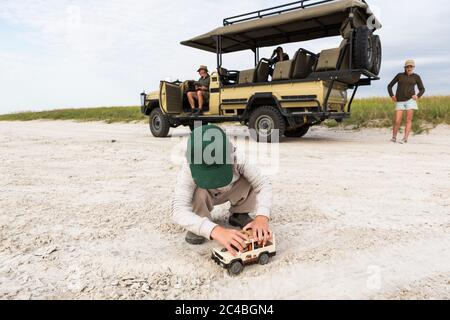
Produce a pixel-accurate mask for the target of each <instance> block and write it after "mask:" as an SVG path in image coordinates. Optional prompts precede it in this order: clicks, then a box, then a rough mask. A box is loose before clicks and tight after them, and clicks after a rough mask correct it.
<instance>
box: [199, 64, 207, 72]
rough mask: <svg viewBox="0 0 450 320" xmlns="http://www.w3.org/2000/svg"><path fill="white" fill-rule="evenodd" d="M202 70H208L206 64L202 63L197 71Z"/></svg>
mask: <svg viewBox="0 0 450 320" xmlns="http://www.w3.org/2000/svg"><path fill="white" fill-rule="evenodd" d="M200 70H205V71H206V72H208V67H207V66H204V65H201V66H200V67H199V68H198V70H197V72H200Z"/></svg>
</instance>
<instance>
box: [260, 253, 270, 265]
mask: <svg viewBox="0 0 450 320" xmlns="http://www.w3.org/2000/svg"><path fill="white" fill-rule="evenodd" d="M268 263H269V255H268V254H267V253H265V252H264V253H261V255H260V256H259V264H260V265H265V264H268Z"/></svg>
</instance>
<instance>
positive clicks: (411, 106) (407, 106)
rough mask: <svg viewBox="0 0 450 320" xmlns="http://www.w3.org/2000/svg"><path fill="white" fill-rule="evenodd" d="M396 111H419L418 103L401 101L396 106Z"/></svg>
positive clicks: (411, 100) (410, 100)
mask: <svg viewBox="0 0 450 320" xmlns="http://www.w3.org/2000/svg"><path fill="white" fill-rule="evenodd" d="M395 110H397V111H408V110H419V107H418V106H417V101H416V100H414V99H409V100H408V101H399V102H397V104H396V105H395Z"/></svg>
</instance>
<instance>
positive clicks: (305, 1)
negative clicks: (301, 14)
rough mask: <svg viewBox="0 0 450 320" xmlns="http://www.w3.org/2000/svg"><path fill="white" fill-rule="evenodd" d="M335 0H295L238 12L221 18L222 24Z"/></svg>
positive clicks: (225, 24)
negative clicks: (235, 14) (242, 12)
mask: <svg viewBox="0 0 450 320" xmlns="http://www.w3.org/2000/svg"><path fill="white" fill-rule="evenodd" d="M333 1H336V0H301V1H295V2H291V3H286V4H283V5H279V6H276V7H272V8H267V9H262V10H258V11H253V12H249V13H244V14H240V15H237V16H234V17H228V18H225V19H223V25H224V26H228V25H231V24H234V23H239V22H244V21H249V20H253V19H259V18H264V17H268V16H273V15H277V14H282V13H285V12H289V11H293V10H298V9H305V8H308V7H313V6H316V5H319V4H323V3H327V2H333Z"/></svg>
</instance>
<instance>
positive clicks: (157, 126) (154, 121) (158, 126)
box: [152, 116, 161, 131]
mask: <svg viewBox="0 0 450 320" xmlns="http://www.w3.org/2000/svg"><path fill="white" fill-rule="evenodd" d="M152 126H153V128H154V129H155V130H156V131H159V130H160V129H161V117H160V116H154V117H153V119H152Z"/></svg>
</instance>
